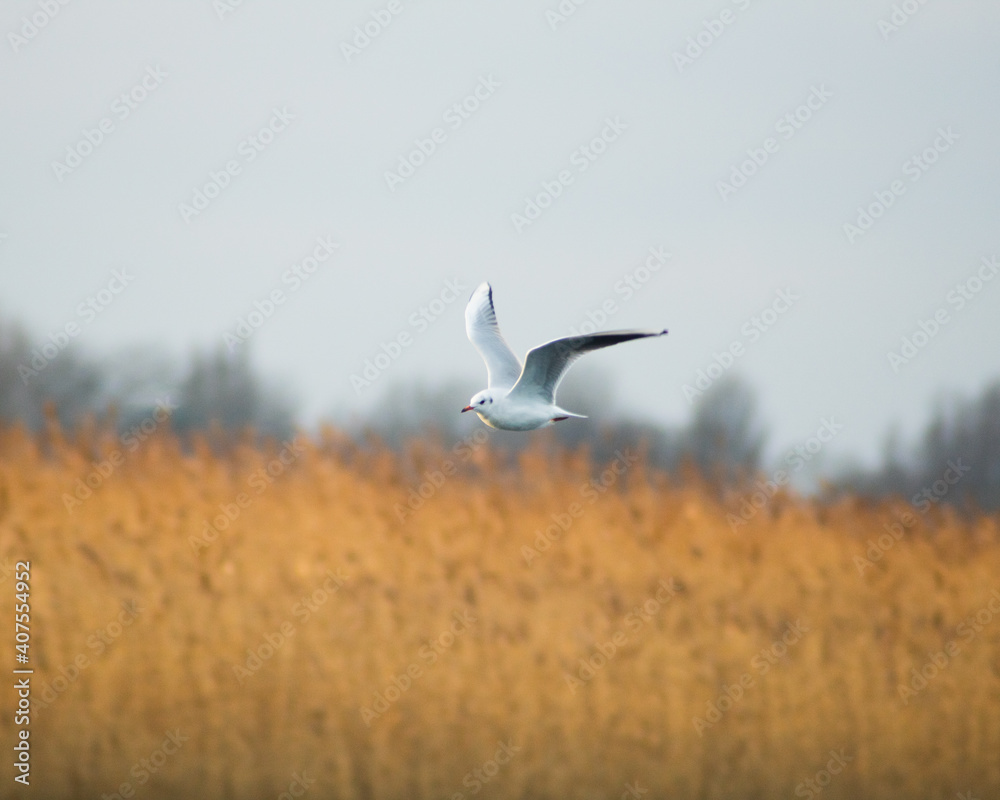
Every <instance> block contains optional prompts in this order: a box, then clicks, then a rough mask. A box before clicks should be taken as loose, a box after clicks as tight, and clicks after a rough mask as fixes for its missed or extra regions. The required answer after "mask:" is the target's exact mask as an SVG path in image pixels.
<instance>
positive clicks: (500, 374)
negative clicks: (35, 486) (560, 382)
mask: <svg viewBox="0 0 1000 800" xmlns="http://www.w3.org/2000/svg"><path fill="white" fill-rule="evenodd" d="M465 332H466V333H467V334H468V336H469V341H470V342H472V344H473V345H475V347H476V350H478V351H479V355H481V356H482V357H483V361H485V362H486V371H487V373H488V375H489V383H488V386H489V388H491V389H493V388H495V387H499V388H503V389H509V388H510V387H511V386H513V385H514V384H515V383H517V379H518V376H519V375H520V374H521V362H520V361H518V360H517V356H515V355H514V353H513V352H511V349H510V347H509V346H508V345H507V342H505V341H504V338H503V336H501V335H500V328H499V327H498V326H497V315H496V312H495V311H494V310H493V289H492V288H491V287H490V285H489V284H488V283H481V284H479V287H478V288H477V289H476V291H474V292H473V293H472V297H470V298H469V304H468V305H467V306H466V307H465Z"/></svg>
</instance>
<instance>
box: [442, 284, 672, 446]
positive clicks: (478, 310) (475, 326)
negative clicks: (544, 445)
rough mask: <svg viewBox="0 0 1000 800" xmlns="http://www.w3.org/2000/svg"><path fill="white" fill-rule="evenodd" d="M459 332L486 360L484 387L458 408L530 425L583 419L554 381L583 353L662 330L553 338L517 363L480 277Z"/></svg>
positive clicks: (490, 419) (500, 424) (499, 422)
mask: <svg viewBox="0 0 1000 800" xmlns="http://www.w3.org/2000/svg"><path fill="white" fill-rule="evenodd" d="M465 332H466V333H467V334H468V336H469V341H470V342H472V344H473V345H474V346H475V348H476V350H478V351H479V355H481V356H482V357H483V361H485V362H486V371H487V376H488V384H487V385H488V388H486V389H483V390H482V391H481V392H479V394H477V395H475V396H474V397H473V398H472V399H471V400H470V401H469V405H467V406H466V407H465V408H463V409H462V411H463V413H464V412H466V411H475V412H476V414H478V415H479V418H480V419H481V420H482V421H483V422H485V423H486V424H487V425H489V426H490V427H491V428H499V429H501V430H506V431H533V430H535V429H537V428H545V427H547V426H549V425H551V424H552V423H554V422H560V421H562V420H564V419H569V418H570V417H575V418H577V419H586V417H585V416H584V415H583V414H574V413H573V412H572V411H567V410H566V409H564V408H560V407H559V406H557V405H556V388H557V387H558V386H559V382H560V381H561V380H562V379H563V375H565V374H566V370H567V369H569V367H570V365H571V364H572V363H573V362H574V361H576V360H577V359H578V358H579V357H580V356H582V355H583V354H584V353H589V352H590V351H591V350H599V349H600V348H602V347H610V346H611V345H613V344H620V343H622V342H629V341H632V340H633V339H645V338H647V337H650V336H663V335H664V334H665V333H666V332H667V331H666V329H663V330H662V331H607V332H606V333H591V334H587V335H584V336H566V337H564V338H562V339H553V340H552V341H551V342H546V343H545V344H542V345H539V346H538V347H534V348H532V349H531V350H529V351H528V355H527V356H525V359H524V366H523V367H522V366H521V362H520V361H518V360H517V356H515V355H514V353H513V352H512V351H511V349H510V347H509V346H508V345H507V342H505V341H504V338H503V336H501V334H500V327H499V326H498V325H497V315H496V312H495V311H494V310H493V289H492V287H491V286H490V285H489V284H488V283H481V284H479V286H478V288H477V289H476V291H474V292H473V293H472V297H470V298H469V304H468V305H467V306H466V307H465Z"/></svg>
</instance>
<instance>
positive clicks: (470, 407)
mask: <svg viewBox="0 0 1000 800" xmlns="http://www.w3.org/2000/svg"><path fill="white" fill-rule="evenodd" d="M466 411H472V406H466V407H465V408H463V409H462V413H463V414H464V413H465V412H466Z"/></svg>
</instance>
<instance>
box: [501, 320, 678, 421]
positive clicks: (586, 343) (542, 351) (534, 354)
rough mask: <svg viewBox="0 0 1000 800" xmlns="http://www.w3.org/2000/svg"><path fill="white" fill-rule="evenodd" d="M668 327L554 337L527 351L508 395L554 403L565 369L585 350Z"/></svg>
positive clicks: (638, 337)
mask: <svg viewBox="0 0 1000 800" xmlns="http://www.w3.org/2000/svg"><path fill="white" fill-rule="evenodd" d="M666 332H667V331H666V330H662V331H607V332H605V333H591V334H589V335H587V336H567V337H565V338H564V339H553V340H552V341H551V342H546V343H545V344H541V345H539V346H538V347H535V348H533V349H531V350H529V351H528V355H527V357H526V358H525V360H524V370H523V371H522V372H521V377H520V378H519V379H518V381H517V383H516V384H515V385H514V388H513V389H511V391H510V394H509V395H508V397H510V398H511V399H514V398H515V397H517V398H523V399H529V398H533V399H538V400H541V401H542V402H545V403H555V401H556V388H558V386H559V381H561V380H562V379H563V376H564V375H565V374H566V370H568V369H569V367H570V365H571V364H572V363H573V362H574V361H576V360H577V359H578V358H579V357H580V356H582V355H583V354H584V353H589V352H590V351H591V350H600V349H601V348H602V347H610V346H611V345H613V344H621V343H622V342H630V341H632V340H633V339H645V338H647V337H649V336H663V335H664V334H665V333H666Z"/></svg>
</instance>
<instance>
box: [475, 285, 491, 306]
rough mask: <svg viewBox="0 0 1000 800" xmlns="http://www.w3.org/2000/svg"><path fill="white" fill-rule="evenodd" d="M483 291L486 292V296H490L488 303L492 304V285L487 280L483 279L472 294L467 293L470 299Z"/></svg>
mask: <svg viewBox="0 0 1000 800" xmlns="http://www.w3.org/2000/svg"><path fill="white" fill-rule="evenodd" d="M484 291H485V292H486V294H487V296H488V297H489V298H490V305H492V304H493V287H492V286H490V282H489V281H483V282H482V283H481V284H479V285H478V286H477V287H476V289H475V291H474V292H473V293H472V294H470V295H469V299H470V300H471V299H472V298H473V297H475V296H476V295H477V294H480V293H482V292H484Z"/></svg>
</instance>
